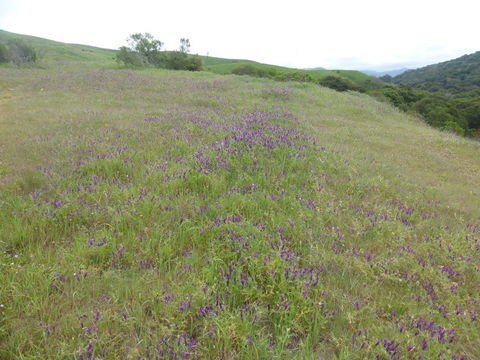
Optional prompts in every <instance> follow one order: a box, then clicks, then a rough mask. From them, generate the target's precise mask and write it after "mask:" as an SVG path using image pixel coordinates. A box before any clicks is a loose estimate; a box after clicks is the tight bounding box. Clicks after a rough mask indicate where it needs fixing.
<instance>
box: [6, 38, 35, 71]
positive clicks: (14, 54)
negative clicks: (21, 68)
mask: <svg viewBox="0 0 480 360" xmlns="http://www.w3.org/2000/svg"><path fill="white" fill-rule="evenodd" d="M7 54H8V60H9V61H10V62H13V63H15V64H17V65H22V64H28V63H34V62H36V61H37V52H36V51H35V49H34V48H33V47H32V46H30V45H28V44H27V43H25V42H23V41H21V40H18V39H12V40H10V41H9V42H8V45H7Z"/></svg>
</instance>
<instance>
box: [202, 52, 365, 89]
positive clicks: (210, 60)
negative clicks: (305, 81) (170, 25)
mask: <svg viewBox="0 0 480 360" xmlns="http://www.w3.org/2000/svg"><path fill="white" fill-rule="evenodd" d="M202 60H203V62H204V64H205V68H206V70H209V71H211V72H214V73H217V74H231V73H232V70H233V69H235V68H237V67H239V66H241V65H253V66H255V67H256V68H259V69H263V70H266V71H267V72H268V71H270V70H273V71H275V72H276V73H278V74H285V73H292V72H300V73H304V74H308V75H310V76H311V77H312V78H313V79H314V80H319V79H321V78H324V77H325V76H329V75H335V76H340V77H344V78H346V79H349V80H351V81H353V82H354V83H357V84H364V83H368V82H373V81H374V80H373V79H372V77H371V76H368V75H366V74H363V73H361V72H359V71H354V70H325V69H318V70H302V69H293V68H287V67H283V66H276V65H268V64H262V63H258V62H255V61H250V60H234V59H222V58H215V57H207V56H204V57H202Z"/></svg>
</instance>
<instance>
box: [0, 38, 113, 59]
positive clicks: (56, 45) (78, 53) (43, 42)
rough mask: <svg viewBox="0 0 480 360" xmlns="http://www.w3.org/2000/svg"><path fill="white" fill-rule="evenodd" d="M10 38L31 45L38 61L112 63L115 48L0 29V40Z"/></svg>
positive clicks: (5, 40) (8, 39)
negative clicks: (71, 42)
mask: <svg viewBox="0 0 480 360" xmlns="http://www.w3.org/2000/svg"><path fill="white" fill-rule="evenodd" d="M10 40H22V41H24V42H25V43H27V44H29V45H31V46H33V47H34V48H35V49H36V50H37V51H38V54H39V57H40V63H50V62H90V63H95V65H96V66H98V65H105V64H114V61H115V50H109V49H101V48H97V47H93V46H87V45H76V44H66V43H62V42H58V41H52V40H47V39H43V38H39V37H35V36H29V35H21V34H16V33H11V32H7V31H4V30H0V42H3V43H7V42H8V41H10Z"/></svg>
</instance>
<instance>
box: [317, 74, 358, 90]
mask: <svg viewBox="0 0 480 360" xmlns="http://www.w3.org/2000/svg"><path fill="white" fill-rule="evenodd" d="M318 83H319V84H320V85H322V86H325V87H328V88H330V89H333V90H336V91H348V90H352V91H357V90H358V89H359V87H358V85H356V84H355V83H354V82H353V81H351V80H348V79H345V78H342V77H340V76H334V75H329V76H325V77H324V78H322V79H320V80H319V81H318Z"/></svg>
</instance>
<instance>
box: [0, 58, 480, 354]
mask: <svg viewBox="0 0 480 360" xmlns="http://www.w3.org/2000/svg"><path fill="white" fill-rule="evenodd" d="M52 64H53V63H51V64H50V65H48V66H47V65H45V66H44V67H43V68H14V67H3V68H0V78H1V79H2V82H1V84H2V85H1V86H2V87H1V88H0V134H1V135H2V136H1V137H0V213H1V214H2V221H1V222H0V283H1V284H2V286H1V287H0V304H1V307H0V358H1V359H82V358H83V359H93V358H97V359H155V358H159V359H163V358H165V359H173V358H178V359H182V358H190V359H193V358H195V359H197V358H198V359H218V358H224V359H271V358H273V359H375V358H377V357H378V358H379V359H394V358H395V356H398V358H400V359H418V358H420V357H421V356H423V357H424V358H425V359H434V358H439V354H442V353H444V354H445V355H444V358H445V359H453V358H454V357H453V356H456V357H457V358H460V357H461V356H463V357H464V358H465V359H476V358H479V357H480V352H479V349H480V342H479V338H478V333H479V330H480V324H479V322H478V312H479V311H480V306H479V301H480V290H479V287H478V284H479V283H480V275H479V274H480V272H479V269H480V262H479V256H478V255H479V251H480V249H479V236H480V235H479V234H480V227H479V226H480V223H479V219H480V208H479V207H478V199H479V196H480V193H479V189H478V178H479V175H480V156H479V152H480V145H479V143H478V142H473V141H469V140H466V139H463V138H460V137H457V136H455V135H452V134H449V133H444V132H440V131H437V130H435V129H432V128H430V127H428V126H427V125H425V124H424V123H423V122H421V121H420V120H418V119H416V118H414V117H410V116H407V115H405V114H403V113H401V112H399V111H397V110H396V109H394V108H392V107H391V106H388V105H386V104H383V103H379V102H377V101H375V100H374V99H372V98H370V97H368V96H366V95H362V94H358V93H346V94H341V93H338V92H334V91H331V90H328V89H325V88H322V87H319V86H316V85H314V84H304V83H295V82H288V83H279V82H274V81H270V80H262V79H254V78H250V77H239V76H228V75H227V76H225V75H216V74H211V73H207V72H199V73H189V72H173V71H165V70H153V69H150V70H144V71H126V70H124V69H113V68H111V69H95V68H94V67H93V66H92V64H93V63H86V64H85V65H78V64H77V65H76V67H73V66H72V65H69V64H66V65H65V66H59V65H58V64H57V65H52ZM102 64H103V63H102ZM101 66H102V65H101ZM451 330H454V333H453V332H451ZM440 358H442V355H440Z"/></svg>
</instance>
